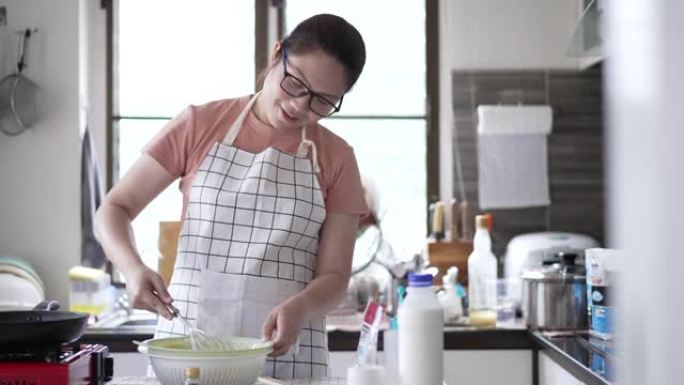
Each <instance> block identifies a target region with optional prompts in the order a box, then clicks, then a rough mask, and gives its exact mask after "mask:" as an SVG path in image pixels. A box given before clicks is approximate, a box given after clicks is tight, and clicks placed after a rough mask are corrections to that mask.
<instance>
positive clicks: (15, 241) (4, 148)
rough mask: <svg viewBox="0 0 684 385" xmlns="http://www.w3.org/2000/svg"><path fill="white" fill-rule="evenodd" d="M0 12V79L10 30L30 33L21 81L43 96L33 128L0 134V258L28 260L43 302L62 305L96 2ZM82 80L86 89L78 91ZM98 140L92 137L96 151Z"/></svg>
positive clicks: (12, 5)
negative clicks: (88, 27) (89, 27)
mask: <svg viewBox="0 0 684 385" xmlns="http://www.w3.org/2000/svg"><path fill="white" fill-rule="evenodd" d="M0 6H5V7H6V8H7V16H8V17H7V22H8V25H7V27H6V28H5V29H4V30H2V31H0V34H2V36H3V37H4V38H3V39H2V40H3V44H2V46H1V47H2V50H1V51H0V62H1V63H2V65H0V68H1V69H2V70H3V73H2V75H4V74H6V73H7V72H8V71H9V70H10V69H11V68H12V67H11V66H12V62H13V61H14V60H15V55H16V54H15V52H16V46H15V45H14V42H13V41H12V37H8V36H11V35H12V33H11V31H13V30H15V29H19V28H25V27H27V26H30V27H35V28H38V29H39V32H38V34H37V35H36V36H35V39H34V40H32V45H31V48H30V57H29V60H30V67H29V68H28V70H27V71H26V75H27V76H29V77H30V78H31V79H33V80H34V81H35V82H36V83H38V84H39V85H40V87H41V88H42V89H43V91H44V96H45V98H44V100H45V110H44V119H43V120H42V121H41V122H40V123H39V124H38V125H36V126H35V127H33V128H32V129H30V130H28V131H27V132H25V133H23V134H21V135H19V136H16V137H9V136H6V135H4V134H0V178H1V179H0V180H2V182H0V218H1V219H0V255H15V256H20V257H24V258H26V259H28V260H29V261H30V262H31V263H33V265H34V266H35V267H36V269H37V270H38V273H39V274H40V276H41V277H42V278H43V280H44V281H45V284H46V292H47V295H48V296H49V297H51V298H55V299H57V300H59V301H60V302H62V303H64V304H66V303H68V302H67V283H68V281H67V271H68V269H69V268H70V267H71V266H73V265H75V264H77V263H78V262H79V260H80V240H81V235H80V232H81V228H80V226H81V222H80V221H81V217H80V215H81V210H80V146H81V142H80V137H81V136H80V129H81V128H82V127H83V126H84V125H85V118H86V115H85V114H84V113H83V111H85V110H84V108H82V107H84V106H85V105H86V102H85V101H86V100H87V97H88V93H89V92H90V90H91V89H97V88H98V87H100V89H101V85H99V84H97V83H98V82H97V80H98V79H101V76H103V75H100V74H97V73H95V76H88V73H90V72H89V71H88V70H87V66H88V65H89V64H92V65H97V60H94V59H93V58H90V59H87V58H86V57H87V56H89V55H88V50H87V46H88V45H89V44H91V39H93V38H94V37H97V36H98V34H97V33H95V34H93V35H89V34H87V33H85V32H84V31H83V30H81V29H82V28H83V25H84V24H83V23H84V21H85V20H86V19H88V18H89V17H92V16H93V15H97V14H96V11H97V8H99V2H95V1H86V0H80V1H53V0H31V1H25V0H0ZM93 8H95V10H94V9H93ZM100 46H102V48H103V47H104V46H103V45H102V44H100ZM84 55H85V57H84ZM99 71H100V73H102V72H104V71H103V68H100V69H99ZM88 78H90V79H91V82H88V83H87V84H84V81H85V79H88ZM99 111H101V110H99ZM97 113H98V112H96V114H97ZM99 113H100V114H101V112H99ZM90 119H91V120H93V119H94V118H93V114H92V113H91V114H90ZM100 129H101V128H100ZM101 135H102V133H100V134H96V135H95V138H96V142H97V143H99V145H100V146H103V145H104V142H103V138H101Z"/></svg>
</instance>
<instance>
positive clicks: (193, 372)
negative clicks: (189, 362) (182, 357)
mask: <svg viewBox="0 0 684 385" xmlns="http://www.w3.org/2000/svg"><path fill="white" fill-rule="evenodd" d="M199 376H200V371H199V368H185V378H188V379H193V380H194V379H198V378H199Z"/></svg>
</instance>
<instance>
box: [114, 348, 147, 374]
mask: <svg viewBox="0 0 684 385" xmlns="http://www.w3.org/2000/svg"><path fill="white" fill-rule="evenodd" d="M109 355H110V356H111V357H112V358H113V359H114V377H144V376H145V375H146V374H147V364H148V363H149V362H150V361H149V360H148V359H147V357H146V356H145V355H144V354H142V353H110V354H109ZM150 370H151V369H150Z"/></svg>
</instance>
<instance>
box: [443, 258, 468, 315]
mask: <svg viewBox="0 0 684 385" xmlns="http://www.w3.org/2000/svg"><path fill="white" fill-rule="evenodd" d="M457 281H458V267H456V266H452V267H450V268H449V269H448V270H447V273H446V274H444V276H443V277H442V287H443V288H444V291H441V292H440V293H439V295H438V296H437V299H438V300H439V304H440V305H442V309H443V310H444V323H445V324H447V323H456V322H458V320H459V318H461V317H462V316H463V304H462V302H461V297H460V296H459V295H458V293H457V287H456V285H457V284H458V282H457Z"/></svg>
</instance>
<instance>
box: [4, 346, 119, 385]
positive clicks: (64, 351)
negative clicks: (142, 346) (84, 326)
mask: <svg viewBox="0 0 684 385" xmlns="http://www.w3.org/2000/svg"><path fill="white" fill-rule="evenodd" d="M112 371H113V361H112V358H111V357H109V349H108V348H107V347H106V346H104V345H79V344H72V345H61V346H57V347H54V348H48V349H41V350H24V351H19V352H0V384H12V385H14V384H21V385H102V384H104V383H105V382H106V381H109V380H110V379H111V378H112Z"/></svg>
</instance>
